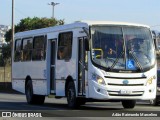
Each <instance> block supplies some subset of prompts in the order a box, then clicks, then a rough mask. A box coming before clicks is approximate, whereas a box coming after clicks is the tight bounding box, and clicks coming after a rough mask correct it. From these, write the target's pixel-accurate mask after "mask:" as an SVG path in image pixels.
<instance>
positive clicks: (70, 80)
mask: <svg viewBox="0 0 160 120" xmlns="http://www.w3.org/2000/svg"><path fill="white" fill-rule="evenodd" d="M70 82H73V83H74V80H73V78H72V77H71V76H68V77H67V79H66V82H65V96H66V97H67V86H68V84H69V83H70Z"/></svg>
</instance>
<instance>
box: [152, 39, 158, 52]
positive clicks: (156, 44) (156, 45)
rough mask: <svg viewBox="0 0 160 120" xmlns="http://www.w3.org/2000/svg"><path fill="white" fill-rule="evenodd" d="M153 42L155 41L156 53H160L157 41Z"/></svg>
mask: <svg viewBox="0 0 160 120" xmlns="http://www.w3.org/2000/svg"><path fill="white" fill-rule="evenodd" d="M153 40H154V45H155V49H156V51H159V48H158V42H157V39H156V38H153Z"/></svg>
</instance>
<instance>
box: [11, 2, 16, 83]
mask: <svg viewBox="0 0 160 120" xmlns="http://www.w3.org/2000/svg"><path fill="white" fill-rule="evenodd" d="M14 33H15V30H14V0H12V40H11V80H12V53H13V52H12V49H13V42H14Z"/></svg>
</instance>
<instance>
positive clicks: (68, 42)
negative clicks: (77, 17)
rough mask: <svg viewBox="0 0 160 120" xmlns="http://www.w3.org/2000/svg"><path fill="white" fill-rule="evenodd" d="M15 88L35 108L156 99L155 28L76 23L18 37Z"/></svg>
mask: <svg viewBox="0 0 160 120" xmlns="http://www.w3.org/2000/svg"><path fill="white" fill-rule="evenodd" d="M13 44H14V47H13V56H12V71H13V73H12V86H13V89H15V90H17V91H20V92H22V93H25V94H26V99H27V102H28V103H29V104H43V103H44V100H45V96H50V95H54V96H55V98H61V97H67V102H68V106H69V107H71V108H75V107H78V106H80V105H83V104H85V102H87V101H106V102H107V101H121V102H122V105H123V107H124V108H134V106H135V104H136V100H150V99H154V98H155V96H156V84H157V80H156V76H157V72H156V71H157V64H156V52H155V44H154V41H153V38H152V34H151V31H150V28H149V27H148V26H146V25H140V24H132V23H122V22H107V21H106V22H105V21H104V22H102V21H101V22H75V23H72V24H68V25H61V26H55V27H49V28H44V29H37V30H31V31H25V32H20V33H16V34H15V40H14V43H13Z"/></svg>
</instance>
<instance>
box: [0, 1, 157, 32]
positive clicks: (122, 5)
mask: <svg viewBox="0 0 160 120" xmlns="http://www.w3.org/2000/svg"><path fill="white" fill-rule="evenodd" d="M53 1H54V2H57V3H60V4H59V5H57V6H56V7H55V18H57V19H64V20H65V23H71V22H74V21H78V20H106V21H124V22H133V23H141V24H147V25H149V26H155V25H160V13H159V11H160V0H15V23H16V24H17V23H18V22H20V19H23V18H26V17H34V16H36V17H48V18H50V17H51V16H52V7H51V6H50V5H47V4H48V3H51V2H53ZM11 3H12V0H0V24H4V25H11V7H12V4H11ZM152 29H157V30H160V26H156V27H152Z"/></svg>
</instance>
